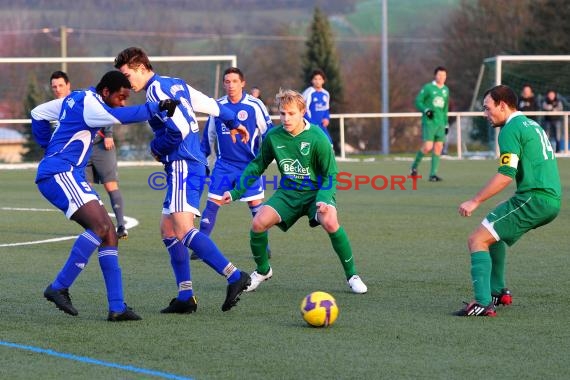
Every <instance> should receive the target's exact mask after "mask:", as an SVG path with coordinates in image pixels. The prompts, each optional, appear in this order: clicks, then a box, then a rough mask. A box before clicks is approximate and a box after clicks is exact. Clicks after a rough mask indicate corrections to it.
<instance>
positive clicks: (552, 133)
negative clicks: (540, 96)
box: [541, 90, 564, 152]
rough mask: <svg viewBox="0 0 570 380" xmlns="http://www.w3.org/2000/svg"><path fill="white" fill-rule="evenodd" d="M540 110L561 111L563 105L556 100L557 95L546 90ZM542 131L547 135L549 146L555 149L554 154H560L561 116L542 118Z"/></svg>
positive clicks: (552, 91)
mask: <svg viewBox="0 0 570 380" xmlns="http://www.w3.org/2000/svg"><path fill="white" fill-rule="evenodd" d="M541 108H542V110H543V111H563V110H564V105H563V104H562V101H561V100H560V99H558V95H557V94H556V91H554V90H548V91H547V92H546V96H545V98H544V100H543V101H542V104H541ZM542 127H543V128H544V131H545V132H546V134H547V135H548V138H549V140H550V144H551V145H552V147H554V148H555V150H556V152H560V133H561V130H562V116H544V122H543V123H542Z"/></svg>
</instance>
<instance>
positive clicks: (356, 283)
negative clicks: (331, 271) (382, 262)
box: [346, 274, 368, 294]
mask: <svg viewBox="0 0 570 380" xmlns="http://www.w3.org/2000/svg"><path fill="white" fill-rule="evenodd" d="M346 282H347V283H348V286H350V289H351V290H352V292H353V293H356V294H364V293H366V292H367V291H368V288H367V287H366V284H364V282H362V280H361V279H360V276H358V275H357V274H355V275H354V276H352V277H351V278H349V279H348V281H346Z"/></svg>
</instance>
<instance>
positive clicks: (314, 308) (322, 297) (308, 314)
mask: <svg viewBox="0 0 570 380" xmlns="http://www.w3.org/2000/svg"><path fill="white" fill-rule="evenodd" d="M301 315H302V316H303V319H304V320H305V322H307V323H308V324H309V325H311V326H314V327H328V326H330V325H332V324H333V323H334V321H336V318H337V317H338V306H337V304H336V301H335V299H334V297H333V296H331V295H330V294H328V293H325V292H312V293H311V294H309V295H307V296H306V297H305V298H303V301H302V302H301Z"/></svg>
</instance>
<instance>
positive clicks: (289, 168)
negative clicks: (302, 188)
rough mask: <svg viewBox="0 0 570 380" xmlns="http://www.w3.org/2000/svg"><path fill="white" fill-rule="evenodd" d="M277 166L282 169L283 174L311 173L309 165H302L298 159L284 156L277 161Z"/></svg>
mask: <svg viewBox="0 0 570 380" xmlns="http://www.w3.org/2000/svg"><path fill="white" fill-rule="evenodd" d="M279 166H280V167H281V168H282V169H283V175H284V176H293V177H304V176H306V175H310V174H311V172H310V170H309V167H306V168H305V167H303V165H301V163H300V162H299V160H293V159H290V158H285V159H283V160H281V161H279Z"/></svg>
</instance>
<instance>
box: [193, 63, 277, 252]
mask: <svg viewBox="0 0 570 380" xmlns="http://www.w3.org/2000/svg"><path fill="white" fill-rule="evenodd" d="M223 85H224V90H225V92H226V95H225V96H223V97H222V98H220V99H218V102H220V103H221V104H223V105H225V106H226V107H228V108H229V109H231V110H232V111H234V112H235V114H236V115H237V118H238V120H239V122H240V123H241V125H243V126H245V127H246V128H247V130H248V131H249V135H250V139H249V141H248V142H247V143H243V142H241V141H237V142H235V143H234V142H233V140H232V136H231V131H230V129H229V128H228V127H227V126H226V124H225V123H224V121H223V120H221V119H220V118H219V117H214V116H210V118H209V119H208V121H207V122H206V127H205V128H204V133H203V137H202V151H203V152H204V153H205V154H206V157H208V156H210V155H216V153H217V158H216V164H215V166H214V169H213V171H212V174H211V176H210V186H209V191H208V202H207V203H206V208H205V209H204V211H203V212H202V219H201V221H200V232H203V233H205V234H206V235H208V236H210V234H211V233H212V230H213V229H214V226H215V224H216V216H217V214H218V210H219V209H220V205H221V204H222V197H223V195H224V193H225V192H226V191H228V190H231V189H232V188H233V187H234V185H235V184H236V182H237V181H239V178H240V176H241V175H242V172H243V170H244V169H245V167H246V166H247V164H249V162H250V161H251V160H253V159H254V158H255V155H256V154H257V152H258V151H259V146H260V145H261V141H262V138H263V136H265V134H266V133H267V131H268V130H269V128H271V127H272V126H273V124H272V123H271V118H270V117H269V113H268V112H267V108H266V107H265V105H264V104H263V102H262V101H261V100H260V99H258V98H255V97H254V96H253V95H249V94H247V93H246V92H245V76H244V75H243V72H242V71H241V70H240V69H238V68H237V67H230V68H228V69H226V70H225V71H224V75H223ZM212 145H214V147H216V148H217V152H215V151H212ZM264 194H265V193H264V191H263V185H262V184H261V181H260V180H258V181H256V182H255V183H253V184H252V185H251V186H250V187H249V188H248V189H247V190H246V192H245V193H244V194H243V196H242V197H241V200H242V201H243V202H247V204H248V206H249V209H250V211H251V214H252V216H255V214H256V213H257V212H258V210H259V208H260V207H261V203H262V202H263V197H264ZM191 258H192V259H197V258H198V255H196V254H195V253H193V254H192V256H191Z"/></svg>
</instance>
